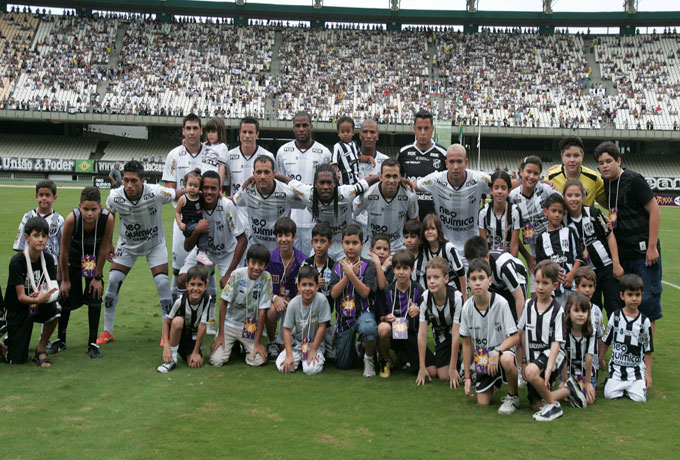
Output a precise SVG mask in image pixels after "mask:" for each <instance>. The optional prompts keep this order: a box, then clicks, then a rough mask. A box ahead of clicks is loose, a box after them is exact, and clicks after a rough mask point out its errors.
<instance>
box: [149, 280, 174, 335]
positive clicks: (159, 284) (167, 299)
mask: <svg viewBox="0 0 680 460" xmlns="http://www.w3.org/2000/svg"><path fill="white" fill-rule="evenodd" d="M153 282H154V283H156V291H158V301H159V302H160V304H161V324H162V322H163V321H165V315H166V314H167V313H168V312H169V311H170V309H171V308H172V294H170V283H169V279H168V274H167V273H159V274H157V275H156V276H154V277H153Z"/></svg>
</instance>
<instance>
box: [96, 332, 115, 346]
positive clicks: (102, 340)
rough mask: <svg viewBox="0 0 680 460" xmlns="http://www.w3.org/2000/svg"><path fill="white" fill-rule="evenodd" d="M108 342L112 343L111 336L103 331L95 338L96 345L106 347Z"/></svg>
mask: <svg viewBox="0 0 680 460" xmlns="http://www.w3.org/2000/svg"><path fill="white" fill-rule="evenodd" d="M109 342H113V334H111V333H110V332H109V331H107V330H106V329H104V330H103V331H101V333H100V334H99V337H97V345H106V344H107V343H109Z"/></svg>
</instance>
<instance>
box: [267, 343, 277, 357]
mask: <svg viewBox="0 0 680 460" xmlns="http://www.w3.org/2000/svg"><path fill="white" fill-rule="evenodd" d="M279 353H280V350H279V346H278V345H277V344H275V343H274V342H272V343H270V344H268V345H267V357H268V358H269V361H276V358H278V357H279Z"/></svg>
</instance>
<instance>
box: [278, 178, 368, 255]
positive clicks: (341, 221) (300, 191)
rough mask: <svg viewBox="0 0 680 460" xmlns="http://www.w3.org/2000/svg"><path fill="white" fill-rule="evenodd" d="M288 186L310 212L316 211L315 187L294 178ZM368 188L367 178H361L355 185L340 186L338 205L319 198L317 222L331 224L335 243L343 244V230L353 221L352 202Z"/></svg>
mask: <svg viewBox="0 0 680 460" xmlns="http://www.w3.org/2000/svg"><path fill="white" fill-rule="evenodd" d="M288 186H289V187H291V188H292V189H293V191H294V192H295V193H296V194H297V195H298V196H299V197H300V199H301V200H302V202H303V203H304V204H305V206H307V209H308V210H309V212H311V213H313V212H314V209H313V208H314V187H312V186H311V185H307V184H303V183H302V182H300V181H297V180H292V181H290V182H289V183H288ZM367 189H368V183H367V182H366V181H365V180H360V181H359V182H357V183H356V184H354V185H340V186H338V201H337V206H336V203H335V202H334V201H331V202H330V203H323V202H322V201H321V200H318V203H317V206H318V216H317V217H316V218H315V221H316V222H326V223H327V224H328V225H330V227H331V230H332V231H333V244H334V245H336V244H337V245H339V246H342V231H343V230H344V229H345V227H347V225H349V224H351V223H352V213H353V209H352V206H353V205H352V203H353V202H354V199H355V198H356V197H357V196H359V195H361V194H362V193H364V192H365V191H366V190H367ZM336 208H337V214H336Z"/></svg>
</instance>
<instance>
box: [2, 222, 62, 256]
mask: <svg viewBox="0 0 680 460" xmlns="http://www.w3.org/2000/svg"><path fill="white" fill-rule="evenodd" d="M31 217H42V218H43V219H45V220H46V221H47V224H48V225H49V226H50V234H49V237H48V239H47V245H46V246H45V250H46V251H47V253H48V254H50V255H51V256H52V258H53V259H54V261H55V262H54V263H55V264H57V263H58V260H59V253H60V252H61V232H62V231H63V230H64V218H63V217H61V215H60V214H59V213H58V212H56V211H52V213H50V214H48V215H46V216H43V215H41V214H40V213H38V210H37V209H31V210H30V211H28V212H27V213H26V214H24V217H23V218H22V219H21V222H20V223H19V231H18V232H17V237H16V238H15V239H14V245H13V246H12V249H14V250H15V251H23V250H24V248H25V247H26V238H25V237H24V226H25V225H26V222H28V219H30V218H31Z"/></svg>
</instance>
